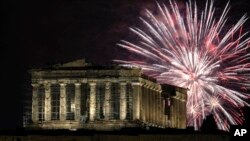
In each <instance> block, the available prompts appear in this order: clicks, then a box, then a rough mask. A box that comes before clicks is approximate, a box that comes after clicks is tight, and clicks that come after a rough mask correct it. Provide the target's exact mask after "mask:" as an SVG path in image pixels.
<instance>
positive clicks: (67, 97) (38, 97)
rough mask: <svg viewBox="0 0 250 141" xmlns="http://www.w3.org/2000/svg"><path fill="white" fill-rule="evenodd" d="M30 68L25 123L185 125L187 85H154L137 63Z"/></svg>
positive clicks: (49, 125)
mask: <svg viewBox="0 0 250 141" xmlns="http://www.w3.org/2000/svg"><path fill="white" fill-rule="evenodd" d="M30 73H31V76H32V84H31V85H32V87H33V90H32V123H31V124H30V125H29V126H28V127H33V128H44V129H80V128H84V129H95V130H115V129H121V128H124V127H138V126H140V125H141V124H144V125H149V126H155V127H159V128H169V127H170V128H180V129H184V128H186V95H187V90H186V89H184V88H179V87H175V86H171V85H167V84H158V83H157V82H156V80H155V79H152V78H149V77H147V76H146V75H144V74H143V73H142V71H141V69H140V68H133V67H131V68H127V67H121V66H93V65H90V64H87V63H86V62H85V60H84V59H82V60H76V61H73V62H69V63H66V64H62V65H55V66H52V67H50V68H43V69H33V70H31V71H30Z"/></svg>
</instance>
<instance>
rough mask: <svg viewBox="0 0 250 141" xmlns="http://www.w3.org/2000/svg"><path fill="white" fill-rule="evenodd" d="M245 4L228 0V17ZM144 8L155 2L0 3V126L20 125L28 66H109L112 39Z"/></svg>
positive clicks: (248, 7) (249, 8)
mask: <svg viewBox="0 0 250 141" xmlns="http://www.w3.org/2000/svg"><path fill="white" fill-rule="evenodd" d="M159 1H160V0H159ZM162 1H164V0H162ZM166 1H167V0H166ZM179 1H180V2H183V1H184V0H179ZM197 1H199V2H198V4H199V5H200V4H204V3H205V1H200V0H197ZM215 1H216V2H215V3H216V4H215V5H216V7H217V10H218V11H220V10H222V7H223V6H224V5H225V3H226V1H222V0H215ZM248 3H249V1H248V0H231V6H232V10H231V13H230V18H229V21H230V22H232V23H233V22H235V20H236V19H239V17H241V16H242V15H243V14H244V13H248V15H250V4H248ZM145 8H148V9H154V8H155V1H154V0H152V1H149V0H137V1H135V0H74V1H71V0H68V1H66V0H25V1H24V0H6V1H1V17H2V18H1V27H2V28H1V33H3V35H4V36H3V38H1V46H0V47H1V56H0V57H1V59H0V62H1V73H0V75H1V77H0V78H1V82H2V84H1V94H0V112H1V114H0V129H1V128H16V127H17V126H18V125H20V122H21V121H20V119H21V116H22V114H21V109H22V106H21V101H22V98H23V93H24V91H25V87H26V86H25V85H26V84H25V82H26V79H27V78H28V77H27V76H28V75H27V73H26V72H27V70H28V69H30V68H32V67H40V66H46V65H50V64H55V63H59V62H67V61H72V60H74V59H79V58H86V59H87V60H88V61H89V62H92V63H98V64H108V63H110V62H111V60H112V59H114V58H117V57H119V56H120V55H123V56H124V55H126V54H125V53H124V51H123V50H121V49H119V48H117V46H116V43H117V42H119V40H121V39H132V38H133V35H131V33H130V32H129V30H128V27H129V26H133V25H139V20H138V16H143V10H144V9H145ZM248 25H249V23H248ZM245 29H250V28H249V27H247V26H246V28H245Z"/></svg>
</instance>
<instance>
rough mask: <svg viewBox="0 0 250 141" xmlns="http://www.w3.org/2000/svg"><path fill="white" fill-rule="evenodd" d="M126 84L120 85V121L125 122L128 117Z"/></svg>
mask: <svg viewBox="0 0 250 141" xmlns="http://www.w3.org/2000/svg"><path fill="white" fill-rule="evenodd" d="M126 102H127V100H126V83H123V82H121V83H120V120H125V119H126V115H127V103H126Z"/></svg>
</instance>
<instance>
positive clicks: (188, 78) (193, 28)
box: [114, 1, 250, 130]
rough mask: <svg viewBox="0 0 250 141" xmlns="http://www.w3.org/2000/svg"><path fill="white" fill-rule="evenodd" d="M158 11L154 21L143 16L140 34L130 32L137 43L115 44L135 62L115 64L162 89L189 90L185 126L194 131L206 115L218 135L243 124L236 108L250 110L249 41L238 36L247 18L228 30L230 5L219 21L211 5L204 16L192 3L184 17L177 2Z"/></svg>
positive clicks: (160, 6) (160, 7) (209, 4)
mask: <svg viewBox="0 0 250 141" xmlns="http://www.w3.org/2000/svg"><path fill="white" fill-rule="evenodd" d="M157 5H158V12H159V15H158V16H157V17H156V16H154V15H153V14H152V13H151V12H150V11H148V10H146V16H147V17H145V18H140V20H141V21H142V23H143V25H144V27H146V28H145V29H144V30H142V29H140V28H137V27H134V28H130V29H131V31H132V32H134V33H135V34H136V35H137V36H138V37H139V38H140V42H139V43H138V44H135V43H131V42H128V41H121V43H119V44H118V45H119V46H120V47H122V48H125V49H127V50H128V51H130V52H131V53H132V54H136V55H135V57H134V58H133V60H114V61H116V62H119V63H121V64H122V65H125V66H137V67H140V68H142V70H143V72H144V73H145V74H147V75H149V76H151V77H154V78H156V79H157V81H158V82H160V83H168V84H172V85H176V86H179V87H184V88H188V89H189V91H188V100H187V121H188V123H187V124H188V126H194V127H195V129H196V130H197V129H199V128H200V127H201V125H202V122H203V120H204V119H205V118H206V116H208V115H210V114H212V115H213V117H214V120H215V122H216V124H217V127H218V128H219V129H221V130H228V129H229V125H230V124H233V125H234V124H242V123H243V121H244V119H243V115H242V112H241V110H240V108H241V107H243V106H249V104H248V103H247V102H246V100H247V99H248V98H249V94H248V93H247V91H248V90H249V88H250V63H249V57H250V53H248V52H247V51H249V45H248V43H249V41H250V39H249V38H246V33H242V26H243V23H244V22H245V21H246V16H243V17H242V18H241V19H240V20H239V21H238V22H237V23H236V24H235V25H234V26H232V28H229V29H228V28H225V24H226V22H227V14H228V11H229V4H227V5H226V6H225V9H224V10H223V12H222V14H221V15H220V17H218V18H217V19H216V18H215V14H214V13H215V9H214V6H213V1H211V2H208V1H207V2H206V5H205V8H204V10H203V11H202V12H198V8H197V5H196V4H192V3H191V1H189V2H188V3H187V4H186V7H185V10H184V12H183V11H182V12H181V10H180V8H179V7H178V5H177V3H175V2H171V1H170V2H169V6H168V7H167V6H166V5H164V4H163V5H160V4H158V3H157ZM183 13H185V14H183Z"/></svg>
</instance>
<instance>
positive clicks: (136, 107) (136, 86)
mask: <svg viewBox="0 0 250 141" xmlns="http://www.w3.org/2000/svg"><path fill="white" fill-rule="evenodd" d="M132 88H133V120H136V119H139V118H140V97H139V94H140V93H141V85H140V83H139V82H137V83H132Z"/></svg>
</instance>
